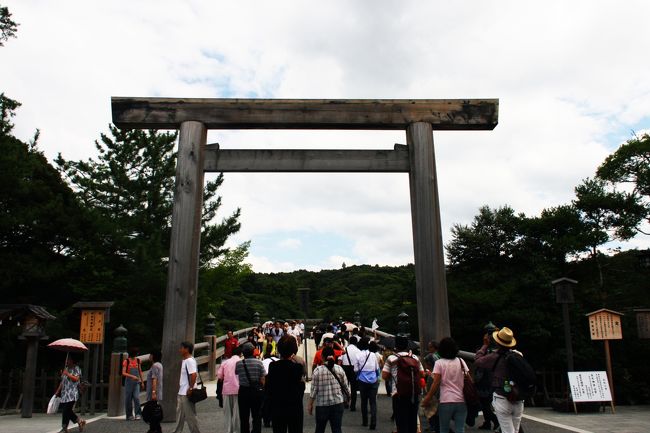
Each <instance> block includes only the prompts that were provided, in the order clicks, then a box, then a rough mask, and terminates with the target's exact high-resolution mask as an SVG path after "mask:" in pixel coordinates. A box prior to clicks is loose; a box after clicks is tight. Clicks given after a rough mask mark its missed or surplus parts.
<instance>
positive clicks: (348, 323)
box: [345, 322, 358, 331]
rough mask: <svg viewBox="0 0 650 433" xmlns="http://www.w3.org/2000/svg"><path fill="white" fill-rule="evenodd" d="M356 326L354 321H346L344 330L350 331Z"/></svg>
mask: <svg viewBox="0 0 650 433" xmlns="http://www.w3.org/2000/svg"><path fill="white" fill-rule="evenodd" d="M357 328H358V326H357V325H355V324H354V323H350V322H347V323H345V330H346V331H352V330H353V329H357Z"/></svg>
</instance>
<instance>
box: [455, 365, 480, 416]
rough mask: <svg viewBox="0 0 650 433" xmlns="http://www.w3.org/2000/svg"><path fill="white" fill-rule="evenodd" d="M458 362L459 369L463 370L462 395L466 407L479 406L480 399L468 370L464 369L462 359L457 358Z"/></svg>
mask: <svg viewBox="0 0 650 433" xmlns="http://www.w3.org/2000/svg"><path fill="white" fill-rule="evenodd" d="M458 362H460V369H461V370H462V371H463V397H464V398H465V403H466V404H467V406H468V407H474V408H475V407H479V406H480V405H481V400H480V399H479V396H478V392H477V391H476V387H475V386H474V381H473V380H472V376H471V375H470V374H469V371H467V370H466V369H465V366H464V365H463V360H462V359H460V358H458Z"/></svg>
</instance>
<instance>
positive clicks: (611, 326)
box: [588, 309, 623, 340]
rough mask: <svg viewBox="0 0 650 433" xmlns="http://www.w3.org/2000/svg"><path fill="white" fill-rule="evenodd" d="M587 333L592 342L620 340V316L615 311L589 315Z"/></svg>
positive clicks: (602, 311)
mask: <svg viewBox="0 0 650 433" xmlns="http://www.w3.org/2000/svg"><path fill="white" fill-rule="evenodd" d="M588 316H589V333H590V334H591V339H592V340H622V339H623V330H622V327H621V315H620V314H618V313H616V312H615V311H610V310H604V309H603V310H599V311H594V312H593V313H590V314H589V315H588Z"/></svg>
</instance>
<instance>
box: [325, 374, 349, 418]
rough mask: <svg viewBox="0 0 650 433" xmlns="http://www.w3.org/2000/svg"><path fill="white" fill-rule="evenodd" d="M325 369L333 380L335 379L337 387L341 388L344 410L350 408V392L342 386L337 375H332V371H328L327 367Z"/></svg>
mask: <svg viewBox="0 0 650 433" xmlns="http://www.w3.org/2000/svg"><path fill="white" fill-rule="evenodd" d="M325 368H326V369H327V371H329V372H330V374H331V375H332V376H334V379H336V381H337V382H338V383H339V386H340V387H341V394H343V406H344V407H345V408H348V407H350V399H351V397H352V396H351V395H350V391H349V390H348V388H347V387H346V386H345V385H343V382H342V381H341V379H340V378H339V376H338V374H336V373H334V371H332V370H330V369H329V367H327V366H325Z"/></svg>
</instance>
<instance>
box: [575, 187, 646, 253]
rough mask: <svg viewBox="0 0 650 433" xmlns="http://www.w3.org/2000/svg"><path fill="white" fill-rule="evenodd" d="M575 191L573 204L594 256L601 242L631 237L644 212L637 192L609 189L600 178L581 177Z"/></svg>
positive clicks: (644, 209)
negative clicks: (582, 178) (578, 213)
mask: <svg viewBox="0 0 650 433" xmlns="http://www.w3.org/2000/svg"><path fill="white" fill-rule="evenodd" d="M575 193H576V199H575V200H574V201H573V205H574V206H575V208H576V209H577V210H578V211H579V212H580V216H581V219H582V221H583V222H584V224H585V225H586V227H587V230H588V237H589V241H588V242H589V243H588V245H589V247H590V248H591V253H592V254H593V255H596V254H597V252H598V247H599V246H600V245H602V244H604V243H607V242H609V241H611V240H615V239H618V240H628V239H630V238H632V237H634V236H635V235H636V233H637V231H636V228H637V227H638V225H639V223H640V221H641V220H642V219H643V217H644V216H645V214H646V212H647V210H646V208H645V207H644V206H643V204H642V203H641V202H640V201H639V197H638V196H637V195H635V194H634V193H628V192H624V191H617V190H615V189H612V188H609V185H608V184H607V182H606V181H604V180H602V179H598V178H594V179H585V180H583V181H582V183H581V184H580V185H578V186H577V187H576V188H575Z"/></svg>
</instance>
